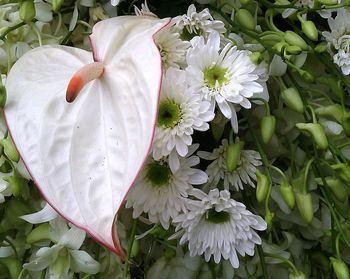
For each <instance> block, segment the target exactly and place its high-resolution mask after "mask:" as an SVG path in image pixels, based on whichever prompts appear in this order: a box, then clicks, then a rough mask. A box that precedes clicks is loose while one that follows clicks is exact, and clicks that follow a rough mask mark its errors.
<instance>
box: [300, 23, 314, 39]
mask: <svg viewBox="0 0 350 279" xmlns="http://www.w3.org/2000/svg"><path fill="white" fill-rule="evenodd" d="M301 30H302V31H303V32H304V34H305V35H306V37H308V38H309V39H310V40H313V41H317V40H318V31H317V28H316V26H315V23H313V22H312V21H311V20H305V21H302V22H301Z"/></svg>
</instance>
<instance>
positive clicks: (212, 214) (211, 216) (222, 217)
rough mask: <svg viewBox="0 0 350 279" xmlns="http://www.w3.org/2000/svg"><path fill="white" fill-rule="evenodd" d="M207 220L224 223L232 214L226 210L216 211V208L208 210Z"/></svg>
mask: <svg viewBox="0 0 350 279" xmlns="http://www.w3.org/2000/svg"><path fill="white" fill-rule="evenodd" d="M205 220H207V221H208V222H209V223H213V224H222V223H226V222H227V221H229V220H230V214H229V213H228V212H226V211H220V212H218V211H216V210H215V209H214V208H211V209H209V210H208V211H207V212H206V216H205Z"/></svg>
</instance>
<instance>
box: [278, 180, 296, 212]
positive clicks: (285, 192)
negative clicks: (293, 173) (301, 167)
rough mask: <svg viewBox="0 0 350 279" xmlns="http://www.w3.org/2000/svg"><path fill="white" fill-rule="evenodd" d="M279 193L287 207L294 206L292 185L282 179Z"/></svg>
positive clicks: (291, 207)
mask: <svg viewBox="0 0 350 279" xmlns="http://www.w3.org/2000/svg"><path fill="white" fill-rule="evenodd" d="M280 193H281V196H282V198H283V200H284V202H285V203H286V204H287V205H288V207H289V209H291V210H292V209H293V208H294V206H295V196H294V191H293V187H292V186H291V185H289V183H288V181H286V180H284V179H283V180H282V183H281V187H280Z"/></svg>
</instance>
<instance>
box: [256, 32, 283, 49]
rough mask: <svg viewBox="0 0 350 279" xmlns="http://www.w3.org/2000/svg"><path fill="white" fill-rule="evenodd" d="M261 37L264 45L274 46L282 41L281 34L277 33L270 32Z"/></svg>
mask: <svg viewBox="0 0 350 279" xmlns="http://www.w3.org/2000/svg"><path fill="white" fill-rule="evenodd" d="M260 39H261V41H262V42H263V43H264V45H267V46H270V47H272V46H274V45H275V44H277V43H279V42H280V41H281V36H280V35H279V34H277V33H276V34H273V33H272V34H271V33H268V34H263V35H262V36H261V37H260Z"/></svg>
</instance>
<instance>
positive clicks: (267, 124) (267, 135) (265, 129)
mask: <svg viewBox="0 0 350 279" xmlns="http://www.w3.org/2000/svg"><path fill="white" fill-rule="evenodd" d="M275 129H276V118H275V117H274V116H273V115H265V116H264V117H263V118H262V119H261V122H260V133H261V138H262V141H263V143H265V144H267V143H268V142H269V141H270V140H271V138H272V136H273V134H274V133H275Z"/></svg>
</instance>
